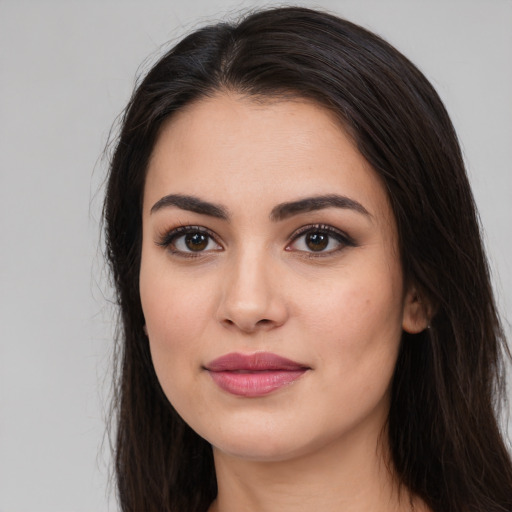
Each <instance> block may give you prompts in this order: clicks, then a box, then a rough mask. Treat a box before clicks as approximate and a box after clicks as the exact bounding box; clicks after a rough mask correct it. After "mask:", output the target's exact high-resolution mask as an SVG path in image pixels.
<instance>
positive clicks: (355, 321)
mask: <svg viewBox="0 0 512 512" xmlns="http://www.w3.org/2000/svg"><path fill="white" fill-rule="evenodd" d="M333 282H334V283H335V285H332V286H330V287H328V288H326V289H324V291H323V293H322V292H319V293H317V294H315V295H312V296H310V301H309V304H308V306H307V307H305V308H304V310H303V312H302V314H303V315H304V316H306V317H307V318H308V319H309V320H307V321H306V322H305V323H306V326H307V328H310V329H311V333H310V335H311V337H312V338H313V339H315V340H317V341H316V343H315V345H316V351H317V355H318V357H319V359H321V360H323V361H325V362H327V361H326V358H329V357H332V358H333V359H334V360H336V361H338V362H339V363H338V365H337V368H336V371H338V372H339V373H342V374H343V375H344V376H346V375H348V374H351V375H353V376H354V378H357V375H360V376H364V378H369V377H371V375H370V376H369V373H370V374H371V372H372V371H373V370H377V369H380V368H382V367H386V371H385V373H389V372H390V371H392V368H393V367H394V364H395V360H396V356H397V351H398V346H399V343H400V339H401V324H402V311H403V303H402V292H401V277H400V273H399V272H396V271H391V272H390V271H389V269H387V268H382V269H379V268H378V267H374V268H373V269H368V271H367V272H362V273H358V274H355V273H352V274H351V275H345V276H343V278H341V279H339V280H337V281H334V280H333ZM331 367H332V366H331Z"/></svg>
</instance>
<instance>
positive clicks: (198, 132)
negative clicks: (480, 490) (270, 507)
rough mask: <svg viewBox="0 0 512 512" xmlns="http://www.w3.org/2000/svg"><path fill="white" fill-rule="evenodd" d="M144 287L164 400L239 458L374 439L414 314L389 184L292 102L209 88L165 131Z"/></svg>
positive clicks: (319, 117)
mask: <svg viewBox="0 0 512 512" xmlns="http://www.w3.org/2000/svg"><path fill="white" fill-rule="evenodd" d="M140 294H141V300H142V307H143V311H144V316H145V320H146V327H147V333H148V336H149V343H150V348H151V355H152V358H153V363H154V366H155V370H156V373H157V375H158V378H159V380H160V383H161V386H162V388H163V390H164V392H165V394H166V396H167V397H168V399H169V401H170V402H171V403H172V404H173V406H174V407H175V409H176V410H177V411H178V413H179V414H180V415H181V416H182V417H183V419H184V420H185V421H186V422H187V423H188V424H189V425H190V426H191V427H192V428H193V429H194V430H195V431H196V432H197V433H198V434H199V435H201V436H202V437H204V438H205V439H206V440H208V441H209V442H210V443H211V444H212V445H213V446H214V447H215V449H216V450H219V451H220V452H224V453H227V454H230V455H234V456H237V457H244V458H249V459H258V460H285V459H288V458H292V457H298V456H302V455H306V454H307V453H309V452H312V451H318V450H321V449H322V448H328V447H329V448H330V447H332V446H335V445H339V446H341V445H343V444H346V445H347V446H349V445H353V444H354V443H357V442H367V441H368V439H369V438H372V439H374V438H376V436H378V434H379V433H380V432H381V430H382V427H383V425H384V422H385V419H386V416H387V412H388V407H389V387H390V381H391V377H392V374H393V370H394V367H395V362H396V359H397V353H398V348H399V342H400V337H401V332H402V328H404V329H406V330H409V331H411V332H415V331H417V330H420V329H421V328H422V327H423V326H424V325H423V319H422V318H421V315H419V314H418V312H417V308H418V305H417V301H416V300H415V298H414V294H413V293H412V292H408V291H407V290H405V289H404V281H403V277H402V272H401V267H400V261H399V256H398V243H397V233H396V226H395V221H394V218H393V215H392V212H391V209H390V206H389V203H388V200H387V196H386V192H385V189H384V187H383V185H382V183H381V182H380V180H379V179H378V178H377V176H376V174H375V173H374V172H373V170H372V169H371V168H370V167H369V166H368V164H367V163H366V161H365V160H364V159H363V157H362V156H361V155H360V153H359V152H358V151H357V150H356V148H355V147H354V145H353V143H352V142H351V140H350V139H349V138H348V137H347V136H346V135H345V133H344V132H343V130H342V129H341V128H340V126H339V124H338V123H337V122H336V120H335V119H334V117H333V115H332V114H330V113H329V112H327V111H326V110H324V109H323V108H322V107H319V106H317V105H315V104H313V103H311V102H307V101H300V100H297V101H291V100H290V101H272V100H269V101H261V100H260V101H256V100H252V99H247V98H242V97H238V96H235V95H228V94H218V95H217V96H215V97H213V98H208V99H205V100H202V101H200V102H197V103H195V104H192V105H191V106H189V107H187V108H186V109H185V110H183V111H181V112H179V113H178V114H177V115H175V116H174V117H173V118H172V119H171V120H170V121H168V122H167V124H166V125H164V127H163V129H162V131H161V134H160V136H159V138H158V140H157V143H156V146H155V148H154V152H153V155H152V158H151V161H150V164H149V169H148V174H147V181H146V186H145V191H144V206H143V242H142V263H141V269H140ZM420 324H421V325H420Z"/></svg>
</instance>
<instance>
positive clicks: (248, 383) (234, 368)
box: [205, 352, 309, 397]
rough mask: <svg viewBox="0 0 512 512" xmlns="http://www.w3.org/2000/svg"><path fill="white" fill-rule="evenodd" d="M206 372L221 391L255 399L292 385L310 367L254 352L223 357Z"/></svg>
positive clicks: (269, 354)
mask: <svg viewBox="0 0 512 512" xmlns="http://www.w3.org/2000/svg"><path fill="white" fill-rule="evenodd" d="M205 369H206V370H207V371H208V372H209V373H210V375H211V377H212V379H213V381H214V382H215V383H216V384H217V385H218V386H219V387H220V388H221V389H223V390H224V391H227V392H228V393H231V394H233V395H238V396H244V397H258V396H263V395H267V394H269V393H271V392H272V391H275V390H277V389H279V388H282V387H283V386H286V385H288V384H291V383H292V382H294V381H296V380H297V379H298V378H300V377H301V376H302V375H304V373H306V371H307V370H309V367H308V366H305V365H303V364H301V363H297V362H295V361H291V360H290V359H286V358H284V357H281V356H278V355H276V354H272V353H270V352H257V353H255V354H250V355H245V354H238V353H231V354H226V355H224V356H221V357H219V358H217V359H214V360H213V361H211V362H210V363H208V364H207V365H206V367H205Z"/></svg>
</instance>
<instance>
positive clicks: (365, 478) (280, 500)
mask: <svg viewBox="0 0 512 512" xmlns="http://www.w3.org/2000/svg"><path fill="white" fill-rule="evenodd" d="M384 437H385V436H382V438H384ZM378 438H379V436H378V435H377V436H373V439H371V440H370V439H368V438H366V439H361V438H360V439H350V438H345V439H343V440H336V441H334V442H331V443H329V444H326V445H325V446H323V447H322V448H321V449H313V450H310V451H309V452H307V454H299V455H297V456H293V457H287V458H283V459H282V460H277V461H255V460H247V459H243V458H238V457H235V456H231V455H228V454H226V453H223V452H220V451H219V450H216V449H214V457H215V468H216V473H217V483H218V496H217V500H216V501H215V502H214V503H213V504H212V507H211V508H210V512H242V511H243V512H275V511H277V510H278V511H280V512H288V511H290V512H291V511H293V512H310V511H314V512H316V511H319V510H321V511H322V512H334V511H336V512H356V511H357V512H370V511H372V512H391V511H393V512H410V510H411V501H410V497H409V493H408V492H407V490H406V489H404V490H402V492H400V490H399V489H400V487H399V486H398V485H397V482H396V479H395V478H394V477H393V475H392V470H391V469H390V465H389V464H386V462H385V461H386V460H387V458H386V451H387V450H386V447H384V446H382V443H379V441H378ZM415 510H416V511H417V512H418V511H419V510H420V509H419V508H418V507H415Z"/></svg>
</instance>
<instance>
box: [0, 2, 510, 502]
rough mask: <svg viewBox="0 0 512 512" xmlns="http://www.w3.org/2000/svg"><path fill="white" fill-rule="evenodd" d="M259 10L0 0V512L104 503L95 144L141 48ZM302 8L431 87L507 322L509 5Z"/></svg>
mask: <svg viewBox="0 0 512 512" xmlns="http://www.w3.org/2000/svg"><path fill="white" fill-rule="evenodd" d="M270 4H271V2H270V3H269V2H265V3H263V2H254V1H253V2H250V1H246V2H235V1H231V0H214V1H212V0H186V1H176V0H167V1H155V0H152V1H144V2H142V1H138V2H135V1H129V0H125V1H120V0H112V1H82V2H79V1H60V2H58V1H48V0H42V1H41V0H40V1H37V0H34V1H32V2H30V1H23V0H21V1H20V0H18V1H7V0H0V120H1V122H0V177H1V181H0V209H1V213H0V236H1V244H2V245H1V253H0V275H1V307H0V332H1V335H0V511H1V512H11V511H12V512H25V511H27V512H35V511H37V512H46V511H52V512H55V511H66V512H73V511H92V510H95V511H99V512H101V511H106V510H115V509H116V507H115V503H114V501H112V500H110V502H109V499H108V498H107V489H108V463H109V456H108V440H106V439H105V438H104V430H105V422H104V417H105V410H106V408H107V404H108V401H107V399H108V392H109V379H110V375H109V364H110V363H109V358H110V354H111V348H112V343H111V338H112V333H113V329H114V327H113V316H114V313H113V310H112V308H111V307H110V306H109V304H108V300H107V299H108V297H109V295H110V292H109V290H108V287H107V286H106V284H105V283H106V281H105V268H104V264H103V261H102V257H101V249H100V243H99V236H100V235H99V225H98V220H99V211H100V207H101V190H100V185H101V182H102V180H103V178H104V175H105V162H104V161H102V159H101V155H102V151H103V148H104V146H105V143H106V141H107V138H108V134H109V129H110V127H111V125H112V122H113V120H114V118H115V117H116V116H117V115H118V114H119V113H120V111H121V109H122V108H123V106H124V104H125V103H126V101H127V99H128V97H129V94H130V92H131V89H132V86H133V84H134V78H135V73H136V70H137V68H138V67H139V65H140V64H141V63H142V62H143V61H144V60H145V59H146V58H147V57H148V56H149V60H146V67H142V68H141V69H146V68H147V64H148V63H150V62H153V61H154V59H155V58H156V56H157V55H158V54H159V53H160V51H161V45H162V44H163V43H165V42H166V41H168V40H170V39H173V40H175V39H176V38H177V37H179V36H180V35H182V34H183V33H185V32H188V31H190V30H191V29H193V28H195V27H197V26H198V25H201V24H203V23H204V22H206V21H208V20H212V19H218V18H220V17H222V16H223V15H225V14H226V13H231V14H236V13H237V12H238V11H241V10H243V9H244V8H247V7H251V6H264V5H270ZM302 5H308V6H313V7H315V6H316V7H324V8H328V9H330V10H332V11H334V12H336V13H338V14H341V15H343V16H346V17H347V18H349V19H351V20H352V21H355V22H358V23H360V24H362V25H364V26H366V27H368V28H370V29H372V30H374V31H376V32H377V33H379V34H381V35H383V36H384V37H385V38H387V39H389V40H390V42H392V43H393V44H395V45H396V46H397V47H398V48H399V49H400V50H402V51H403V52H404V53H405V54H406V55H407V56H408V57H410V58H411V59H412V60H413V62H415V63H416V64H417V65H418V66H419V67H420V68H421V69H422V70H423V71H424V72H425V74H426V75H427V77H428V78H429V79H430V80H431V81H432V82H433V84H434V85H435V87H436V88H437V90H438V91H439V93H440V95H441V97H442V98H443V100H444V101H445V102H446V105H447V108H448V110H449V112H450V114H451V116H452V119H453V121H454V124H455V126H456V129H457V130H458V133H459V136H460V139H461V142H462V146H463V149H464V153H465V157H466V160H467V164H468V168H469V173H470V178H471V181H472V183H473V186H474V192H475V196H476V200H477V204H478V206H479V209H480V214H481V218H482V222H483V225H484V227H485V238H486V244H487V246H488V249H489V254H490V260H491V265H492V270H493V275H494V280H495V285H496V288H497V294H498V299H499V303H500V307H501V310H502V312H503V313H504V314H505V316H506V317H507V320H508V321H509V322H510V320H511V315H510V311H511V309H512V307H511V306H512V264H511V259H512V237H511V234H510V233H511V230H510V224H511V221H512V200H511V192H512V173H511V165H512V137H511V135H512V2H511V1H510V0H482V1H476V0H461V1H455V0H451V1H450V0H438V1H436V0H424V1H420V0H408V1H405V0H404V1H392V0H380V1H370V0H359V1H356V0H345V1H344V0H339V1H327V0H325V1H319V2H316V3H310V2H302ZM507 312H508V313H507ZM507 330H508V332H509V333H510V327H507ZM102 443H103V448H102ZM109 503H110V504H109Z"/></svg>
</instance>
